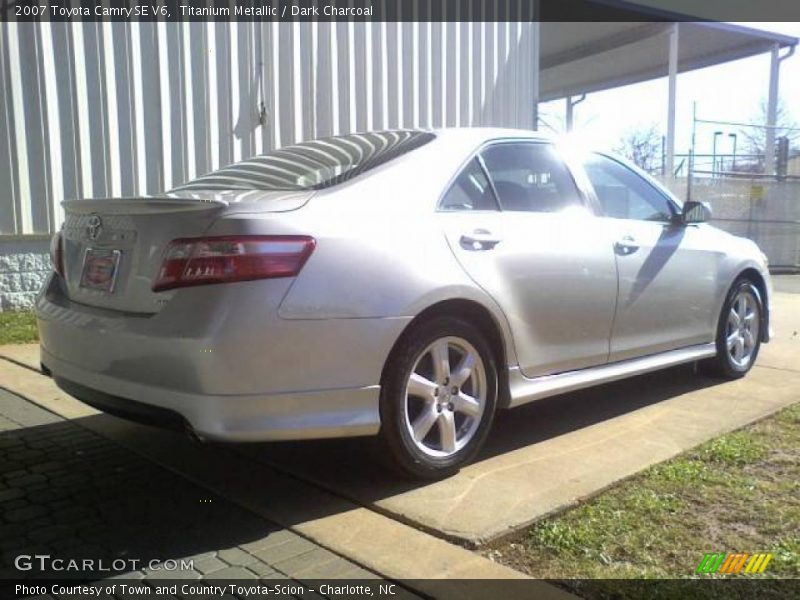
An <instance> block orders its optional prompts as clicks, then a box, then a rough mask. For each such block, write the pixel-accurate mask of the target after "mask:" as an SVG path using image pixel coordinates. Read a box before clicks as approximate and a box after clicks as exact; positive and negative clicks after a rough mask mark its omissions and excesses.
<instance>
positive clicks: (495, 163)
mask: <svg viewBox="0 0 800 600" xmlns="http://www.w3.org/2000/svg"><path fill="white" fill-rule="evenodd" d="M481 156H482V158H483V161H484V164H485V165H486V170H487V171H488V172H489V177H491V179H492V183H493V184H494V187H495V189H496V190H497V196H498V200H499V201H500V207H501V208H502V209H503V210H514V211H526V212H559V211H561V210H564V209H565V208H569V207H571V206H576V205H577V206H580V205H581V204H582V202H581V196H580V193H579V192H578V188H577V186H576V185H575V181H574V180H573V179H572V175H571V174H570V172H569V169H568V168H567V166H566V165H565V164H564V162H563V161H562V160H561V158H560V157H559V156H558V154H557V153H556V150H555V148H553V146H552V145H550V144H533V143H513V144H497V145H495V146H490V147H489V148H487V149H486V150H484V151H483V152H482V153H481Z"/></svg>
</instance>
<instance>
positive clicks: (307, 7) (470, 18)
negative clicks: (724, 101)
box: [0, 0, 800, 22]
mask: <svg viewBox="0 0 800 600" xmlns="http://www.w3.org/2000/svg"><path fill="white" fill-rule="evenodd" d="M689 6H691V5H689ZM692 10H697V11H698V12H696V13H693V14H686V13H681V12H678V11H677V10H675V8H674V4H673V3H671V2H669V1H668V0H650V1H646V2H634V1H627V0H106V1H103V2H99V1H98V2H95V1H89V0H0V21H19V22H31V21H55V22H73V21H87V22H91V21H121V22H126V21H168V22H169V21H171V22H182V21H277V22H284V21H285V22H293V21H363V22H380V21H390V22H393V21H406V22H428V21H433V22H443V21H447V22H531V21H541V22H557V21H561V22H578V21H581V22H592V21H594V22H639V21H702V20H714V21H792V20H800V2H797V1H796V0H760V1H759V2H743V1H741V0H725V1H722V0H715V2H713V3H708V4H705V3H703V4H702V5H701V4H699V3H698V5H696V8H692Z"/></svg>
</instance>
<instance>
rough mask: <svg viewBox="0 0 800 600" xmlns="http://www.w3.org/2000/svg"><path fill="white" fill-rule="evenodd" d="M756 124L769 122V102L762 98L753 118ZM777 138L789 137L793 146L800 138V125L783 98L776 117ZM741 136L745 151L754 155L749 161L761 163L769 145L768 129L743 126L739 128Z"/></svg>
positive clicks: (779, 103) (779, 102)
mask: <svg viewBox="0 0 800 600" xmlns="http://www.w3.org/2000/svg"><path fill="white" fill-rule="evenodd" d="M751 122H752V123H753V124H755V125H766V124H767V102H766V100H762V101H761V102H760V103H759V106H758V110H757V112H756V114H755V115H754V116H753V118H752V119H751ZM775 126H776V127H777V129H775V139H778V138H779V137H787V138H789V146H790V147H793V146H795V145H796V143H797V141H798V140H800V125H798V124H797V121H795V120H794V119H793V118H792V115H791V113H790V112H789V109H788V108H786V104H785V103H784V102H783V100H779V101H778V106H777V111H776V118H775ZM739 137H740V138H741V140H742V143H743V148H744V151H745V152H746V153H747V154H750V155H757V156H752V157H751V159H750V160H749V161H746V162H753V163H760V162H761V161H762V160H763V156H764V151H765V149H766V147H767V130H766V128H765V127H743V128H742V129H740V130H739Z"/></svg>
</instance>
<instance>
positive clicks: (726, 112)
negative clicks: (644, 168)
mask: <svg viewBox="0 0 800 600" xmlns="http://www.w3.org/2000/svg"><path fill="white" fill-rule="evenodd" d="M740 24H741V25H746V26H748V27H753V28H755V29H763V30H768V31H774V32H777V33H782V34H786V35H791V36H795V37H800V23H740ZM782 52H786V50H783V51H782ZM769 65H770V55H769V54H768V53H767V54H761V55H758V56H752V57H750V58H745V59H742V60H737V61H733V62H729V63H724V64H721V65H718V66H714V67H708V68H705V69H699V70H696V71H690V72H688V73H683V74H680V75H678V82H677V107H676V117H675V118H676V127H675V128H676V134H675V152H676V154H684V153H687V152H688V150H689V146H690V144H691V130H692V106H693V103H694V102H697V117H698V118H700V119H713V120H720V121H739V122H752V121H753V120H754V119H755V118H756V117H757V116H758V114H759V104H760V103H761V102H762V101H765V100H766V97H767V90H768V85H769ZM780 98H781V100H782V102H783V104H784V105H785V107H786V109H787V110H788V111H789V113H790V115H791V117H792V119H793V120H795V121H797V122H800V47H799V48H798V51H797V53H796V54H795V55H794V56H792V57H791V58H788V59H786V60H785V61H783V62H782V63H781V72H780ZM540 114H541V115H543V117H544V118H545V119H546V120H547V121H548V123H550V124H551V125H553V126H563V120H564V100H556V101H553V102H548V103H544V104H541V105H540ZM574 118H575V122H574V127H573V129H574V132H575V134H576V135H578V136H580V138H581V139H583V140H585V141H586V143H587V144H588V145H590V146H592V147H596V148H602V149H613V147H614V146H616V145H617V144H618V142H619V140H620V138H621V137H622V136H623V134H624V133H625V132H626V130H629V129H637V128H640V127H648V126H650V125H651V124H655V125H656V126H657V127H658V128H659V130H660V131H661V132H662V134H663V133H664V132H665V131H666V124H667V78H666V77H663V78H660V79H654V80H651V81H647V82H644V83H638V84H634V85H629V86H625V87H621V88H615V89H611V90H606V91H602V92H595V93H591V94H588V95H587V96H586V100H584V101H583V102H582V103H581V104H579V105H577V106H576V107H575V112H574ZM718 130H721V131H723V135H722V136H721V139H719V140H718V152H723V153H730V152H731V150H732V144H733V140H732V139H731V138H729V137H728V133H737V132H738V131H739V130H740V128H738V127H733V126H730V127H727V126H718V125H708V124H705V125H698V129H697V134H696V152H697V153H710V152H711V146H712V140H713V136H714V132H715V131H718ZM738 143H739V144H741V143H742V139H741V136H740V137H739V140H738ZM741 149H742V148H741V145H740V146H739V147H738V148H737V152H739V151H741Z"/></svg>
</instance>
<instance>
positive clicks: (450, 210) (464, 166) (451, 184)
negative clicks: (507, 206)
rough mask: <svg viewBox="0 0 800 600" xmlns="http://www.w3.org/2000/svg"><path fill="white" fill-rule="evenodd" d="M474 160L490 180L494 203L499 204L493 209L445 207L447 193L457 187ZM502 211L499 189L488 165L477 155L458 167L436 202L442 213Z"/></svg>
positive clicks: (437, 209) (438, 210)
mask: <svg viewBox="0 0 800 600" xmlns="http://www.w3.org/2000/svg"><path fill="white" fill-rule="evenodd" d="M473 161H474V162H475V164H477V165H478V168H479V169H480V171H481V173H483V176H484V177H485V178H486V181H487V182H489V189H491V191H492V197H493V198H494V203H495V206H497V208H495V209H491V210H490V209H486V208H472V209H469V210H468V209H456V208H445V207H443V206H442V204H443V203H444V200H445V198H447V195H448V194H449V193H450V191H451V190H452V189H453V188H454V187H455V185H456V182H457V181H458V178H459V177H461V176H462V175H463V174H464V173H465V172H466V170H467V169H469V168H470V164H471V163H472V162H473ZM502 211H503V207H502V206H500V200H499V199H498V198H497V190H495V189H494V183H493V182H492V179H491V177H489V173H487V172H486V167H485V166H484V164H483V161H482V160H481V159H480V156H476V155H473V156H471V157H470V159H469V160H467V161H466V162H465V163H464V164H462V165H461V166H460V167H459V168H458V171H456V174H455V176H454V177H453V178H451V179H450V181H449V182H448V183H447V186H446V187H445V191H444V193H443V194H442V195H441V196H440V197H439V201H438V202H437V204H436V212H441V213H475V212H476V213H498V212H502Z"/></svg>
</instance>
